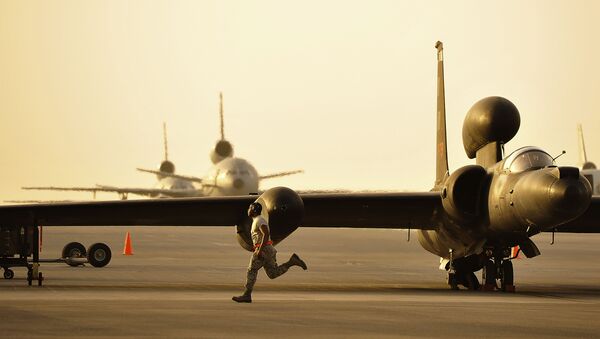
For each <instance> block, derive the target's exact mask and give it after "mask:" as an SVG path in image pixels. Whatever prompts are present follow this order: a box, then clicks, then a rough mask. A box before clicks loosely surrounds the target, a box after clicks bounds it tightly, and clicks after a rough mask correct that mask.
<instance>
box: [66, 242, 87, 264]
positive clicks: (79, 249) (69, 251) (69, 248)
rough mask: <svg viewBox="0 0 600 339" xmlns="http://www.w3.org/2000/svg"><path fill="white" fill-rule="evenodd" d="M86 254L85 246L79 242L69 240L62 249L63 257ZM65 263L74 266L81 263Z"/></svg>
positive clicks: (76, 256) (81, 256)
mask: <svg viewBox="0 0 600 339" xmlns="http://www.w3.org/2000/svg"><path fill="white" fill-rule="evenodd" d="M86 254H87V252H86V251H85V246H83V244H81V243H79V242H70V243H68V244H66V245H65V247H63V250H62V257H63V258H85V256H86ZM67 265H69V266H73V267H75V266H79V265H83V264H78V263H73V262H67Z"/></svg>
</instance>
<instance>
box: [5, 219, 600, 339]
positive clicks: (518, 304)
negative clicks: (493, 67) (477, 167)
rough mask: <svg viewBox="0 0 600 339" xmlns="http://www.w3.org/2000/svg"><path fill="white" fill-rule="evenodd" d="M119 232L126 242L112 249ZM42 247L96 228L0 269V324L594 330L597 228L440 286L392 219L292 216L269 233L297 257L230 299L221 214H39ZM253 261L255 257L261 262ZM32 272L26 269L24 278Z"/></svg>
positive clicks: (89, 329) (213, 331)
mask: <svg viewBox="0 0 600 339" xmlns="http://www.w3.org/2000/svg"><path fill="white" fill-rule="evenodd" d="M127 231H129V232H131V237H132V244H133V251H134V254H133V255H132V256H124V255H122V254H121V253H122V250H123V241H124V237H125V233H126V232H127ZM43 235H44V238H43V248H42V257H43V258H56V257H58V256H59V255H60V252H61V250H62V247H63V246H64V245H65V244H66V243H68V242H71V241H79V242H82V243H83V244H84V245H86V247H87V246H89V245H91V244H92V243H94V242H105V243H107V244H108V245H109V246H110V247H111V248H112V250H113V259H112V261H111V263H110V264H109V265H108V266H106V267H104V268H94V267H92V266H90V265H85V266H84V267H69V266H67V265H65V264H44V265H43V266H42V268H41V271H42V272H43V273H44V276H45V281H44V284H43V286H42V287H38V286H35V285H34V286H31V287H29V286H27V282H26V280H25V270H24V269H15V273H16V275H15V278H14V279H12V280H3V279H1V278H0V302H1V303H2V310H1V311H0V337H2V338H14V337H19V338H33V337H53V338H65V337H88V338H89V337H93V338H101V337H153V338H155V337H161V338H164V337H176V338H187V337H190V338H191V337H194V338H196V337H207V338H220V337H244V338H248V337H265V336H269V337H292V338H296V337H307V336H308V337H327V338H341V337H344V338H346V337H363V338H364V337H579V338H581V337H598V336H599V335H600V265H598V262H597V260H598V258H599V257H600V235H589V234H588V235H586V234H557V235H556V242H555V244H554V245H550V240H551V235H550V234H541V235H538V236H536V237H534V238H533V240H534V241H535V242H536V244H537V245H538V246H539V248H540V250H541V252H542V255H541V256H539V257H536V258H533V259H517V260H515V261H514V262H515V284H516V288H517V292H516V293H514V294H510V293H502V292H479V291H467V290H460V291H451V290H449V289H448V286H447V285H446V282H445V277H446V275H445V272H443V271H440V270H439V269H438V268H437V266H438V258H437V257H435V256H434V255H432V254H430V253H428V252H426V251H425V250H423V249H422V248H421V247H420V246H419V244H418V241H417V239H416V234H413V235H412V239H411V241H410V242H407V232H406V231H403V230H363V229H299V230H297V231H296V232H295V233H293V234H292V235H291V236H290V237H289V238H288V239H286V240H285V241H284V242H282V243H281V244H279V245H278V246H277V249H278V251H279V252H278V261H279V262H284V261H286V260H287V258H288V257H289V255H291V254H292V253H293V252H296V253H298V254H299V255H300V256H301V257H302V258H303V259H304V260H305V261H306V262H307V264H308V266H309V267H308V270H307V271H302V270H301V269H299V268H297V267H294V268H292V269H291V270H290V271H289V272H288V273H287V274H285V275H284V276H282V277H279V278H277V279H275V280H269V279H268V278H267V276H266V275H265V274H264V273H260V274H259V278H258V282H257V285H256V288H255V291H254V294H253V299H254V301H253V303H252V304H237V303H234V302H233V301H231V297H232V296H233V295H237V294H239V293H241V292H242V290H243V284H244V280H245V273H246V267H247V265H248V261H249V258H250V253H249V252H246V251H244V250H242V249H241V247H239V245H238V244H237V241H236V240H235V229H234V228H233V227H229V228H224V227H126V228H125V227H45V228H44V231H43ZM261 272H262V271H261ZM34 284H35V282H34Z"/></svg>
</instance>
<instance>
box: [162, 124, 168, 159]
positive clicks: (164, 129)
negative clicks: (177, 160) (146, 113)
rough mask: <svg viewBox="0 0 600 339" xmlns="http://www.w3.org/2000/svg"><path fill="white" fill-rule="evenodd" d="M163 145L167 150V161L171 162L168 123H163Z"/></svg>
mask: <svg viewBox="0 0 600 339" xmlns="http://www.w3.org/2000/svg"><path fill="white" fill-rule="evenodd" d="M163 145H164V148H165V161H167V160H169V146H168V144H167V123H166V122H163Z"/></svg>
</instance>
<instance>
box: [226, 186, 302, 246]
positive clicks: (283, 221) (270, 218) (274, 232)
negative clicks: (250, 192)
mask: <svg viewBox="0 0 600 339" xmlns="http://www.w3.org/2000/svg"><path fill="white" fill-rule="evenodd" d="M255 201H256V202H258V203H260V204H261V205H262V207H263V209H262V215H263V217H265V219H266V220H267V222H268V223H269V230H270V231H271V240H272V241H273V244H274V245H277V244H278V243H280V242H281V241H282V240H283V239H285V238H287V237H288V236H289V235H290V234H292V232H294V231H295V230H296V229H297V228H298V227H299V226H300V225H301V224H302V221H303V219H304V202H303V201H302V198H300V195H298V193H296V192H295V191H294V190H292V189H290V188H287V187H274V188H271V189H269V190H267V191H265V192H264V193H263V194H261V195H260V196H259V197H258V199H256V200H255ZM251 227H252V219H251V218H249V217H246V218H244V220H242V222H240V223H239V224H238V225H237V239H238V242H239V244H240V245H241V246H242V248H244V249H246V250H248V251H253V243H252V238H251V236H250V229H251Z"/></svg>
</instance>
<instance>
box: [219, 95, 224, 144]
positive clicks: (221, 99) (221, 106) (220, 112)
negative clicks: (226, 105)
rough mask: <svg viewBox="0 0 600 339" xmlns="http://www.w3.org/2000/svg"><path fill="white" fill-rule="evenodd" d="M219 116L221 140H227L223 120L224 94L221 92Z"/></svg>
mask: <svg viewBox="0 0 600 339" xmlns="http://www.w3.org/2000/svg"><path fill="white" fill-rule="evenodd" d="M219 115H220V116H221V140H225V119H224V118H223V92H219Z"/></svg>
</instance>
